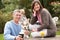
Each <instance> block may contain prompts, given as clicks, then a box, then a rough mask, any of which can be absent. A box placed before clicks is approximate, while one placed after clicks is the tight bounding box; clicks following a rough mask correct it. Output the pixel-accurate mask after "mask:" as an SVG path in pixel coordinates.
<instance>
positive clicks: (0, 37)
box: [0, 31, 60, 40]
mask: <svg viewBox="0 0 60 40" xmlns="http://www.w3.org/2000/svg"><path fill="white" fill-rule="evenodd" d="M56 35H60V31H57V32H56ZM0 40H4V38H3V34H0Z"/></svg>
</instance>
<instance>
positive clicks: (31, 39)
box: [24, 36, 60, 40]
mask: <svg viewBox="0 0 60 40" xmlns="http://www.w3.org/2000/svg"><path fill="white" fill-rule="evenodd" d="M24 40H60V36H56V37H50V38H44V39H42V38H25V39H24Z"/></svg>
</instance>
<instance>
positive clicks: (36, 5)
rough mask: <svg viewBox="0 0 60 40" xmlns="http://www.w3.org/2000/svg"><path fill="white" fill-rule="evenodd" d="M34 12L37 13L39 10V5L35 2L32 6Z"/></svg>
mask: <svg viewBox="0 0 60 40" xmlns="http://www.w3.org/2000/svg"><path fill="white" fill-rule="evenodd" d="M34 10H35V11H39V10H40V5H39V4H38V3H37V2H36V3H35V4H34Z"/></svg>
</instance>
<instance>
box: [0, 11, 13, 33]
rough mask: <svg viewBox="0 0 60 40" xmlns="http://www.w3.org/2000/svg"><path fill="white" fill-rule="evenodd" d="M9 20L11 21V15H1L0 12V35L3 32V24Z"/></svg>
mask: <svg viewBox="0 0 60 40" xmlns="http://www.w3.org/2000/svg"><path fill="white" fill-rule="evenodd" d="M11 19H12V15H11V13H9V14H3V13H2V12H0V32H1V33H2V32H3V29H4V25H5V23H6V22H7V21H9V20H11Z"/></svg>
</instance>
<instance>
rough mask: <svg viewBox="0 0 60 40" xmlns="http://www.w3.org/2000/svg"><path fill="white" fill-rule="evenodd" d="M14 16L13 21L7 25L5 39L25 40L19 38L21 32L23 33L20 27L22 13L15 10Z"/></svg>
mask: <svg viewBox="0 0 60 40" xmlns="http://www.w3.org/2000/svg"><path fill="white" fill-rule="evenodd" d="M12 16H13V20H11V21H8V22H7V23H6V24H5V28H4V39H5V40H23V38H21V37H20V36H19V32H21V26H20V25H19V20H20V18H21V12H20V11H19V9H17V10H14V11H13V14H12ZM25 33H27V32H25Z"/></svg>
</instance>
